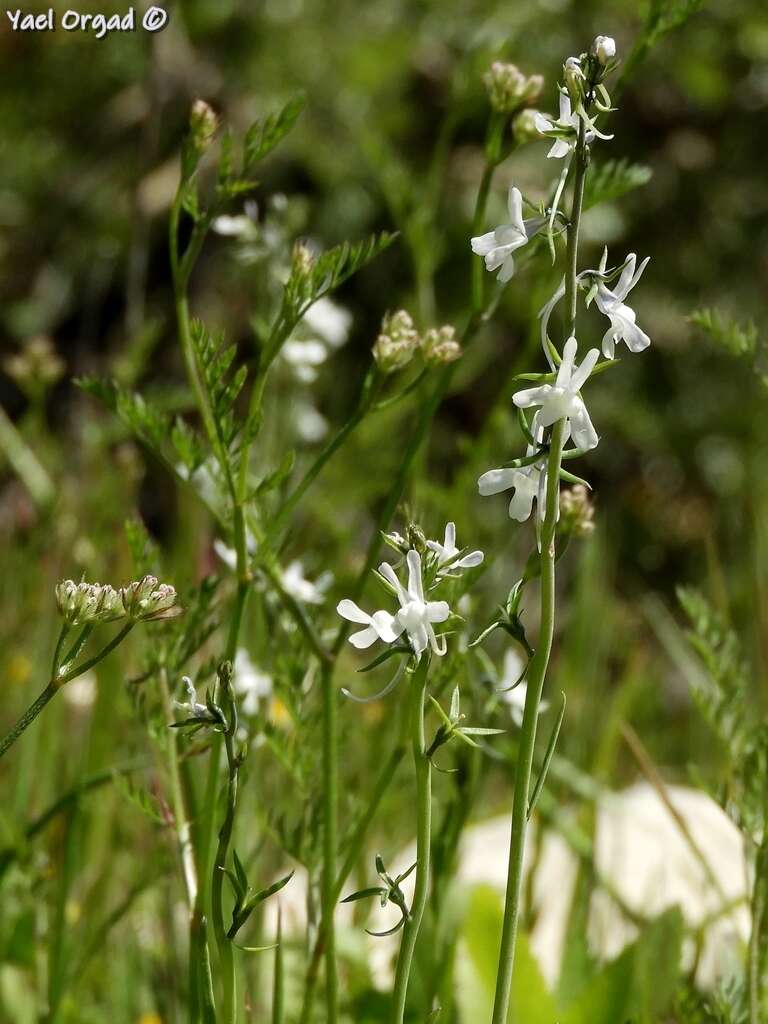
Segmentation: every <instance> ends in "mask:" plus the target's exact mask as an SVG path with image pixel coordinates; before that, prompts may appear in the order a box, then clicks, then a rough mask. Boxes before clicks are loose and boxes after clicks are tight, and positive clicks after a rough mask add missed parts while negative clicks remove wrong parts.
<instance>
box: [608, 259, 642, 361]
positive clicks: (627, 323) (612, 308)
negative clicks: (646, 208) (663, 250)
mask: <svg viewBox="0 0 768 1024" xmlns="http://www.w3.org/2000/svg"><path fill="white" fill-rule="evenodd" d="M606 259H607V253H603V259H602V261H601V264H600V270H599V271H598V274H599V273H600V272H601V271H604V269H605V262H606ZM649 259H650V257H649V256H646V258H645V259H644V260H643V262H642V263H641V264H640V266H639V267H638V268H637V270H635V264H636V262H637V256H636V255H635V253H633V252H631V253H630V254H629V256H627V259H626V261H625V263H624V269H623V270H622V272H621V276H620V277H619V280H618V282H617V283H616V287H615V288H614V289H613V290H611V289H610V288H608V286H607V285H606V284H605V282H604V281H599V282H598V285H597V293H596V294H595V302H596V303H597V308H598V309H599V310H600V312H601V313H603V314H604V315H605V316H607V317H608V318H609V320H610V321H611V326H610V327H609V328H608V330H607V331H606V332H605V334H604V335H603V355H604V356H605V357H606V359H613V357H614V353H615V351H616V343H617V342H620V341H623V342H624V343H625V344H626V346H627V348H628V349H629V351H630V352H642V351H643V349H646V348H648V346H649V345H650V344H651V339H650V338H649V337H648V335H647V334H646V333H645V331H642V330H641V329H640V328H639V327H638V326H637V324H636V322H635V320H636V318H637V315H636V313H635V311H634V309H632V307H631V306H628V305H627V304H626V302H625V301H624V300H625V299H626V297H627V295H629V293H630V292H631V291H632V289H633V288H634V287H635V285H636V284H637V282H638V281H639V280H640V278H641V277H642V274H643V271H644V270H645V268H646V267H647V266H648V261H649Z"/></svg>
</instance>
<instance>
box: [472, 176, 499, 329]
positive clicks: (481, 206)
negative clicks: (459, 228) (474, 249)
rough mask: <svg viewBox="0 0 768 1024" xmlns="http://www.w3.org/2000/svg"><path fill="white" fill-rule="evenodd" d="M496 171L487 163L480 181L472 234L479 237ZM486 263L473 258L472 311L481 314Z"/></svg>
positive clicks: (476, 257) (475, 257)
mask: <svg viewBox="0 0 768 1024" xmlns="http://www.w3.org/2000/svg"><path fill="white" fill-rule="evenodd" d="M495 170H496V165H495V164H493V163H490V162H488V161H487V162H486V164H485V167H484V168H483V176H482V178H481V179H480V188H479V190H478V193H477V200H476V202H475V214H474V217H473V218H472V234H473V236H474V235H478V234H480V232H481V231H482V229H483V221H484V220H485V208H486V206H487V205H488V192H489V191H490V188H491V182H492V181H493V172H494V171H495ZM486 273H487V271H486V269H485V261H484V260H483V259H481V258H479V257H478V256H475V255H474V254H473V256H472V309H473V310H474V311H475V312H476V313H479V312H481V311H482V309H483V303H484V301H485V299H484V292H485V276H484V275H485V274H486Z"/></svg>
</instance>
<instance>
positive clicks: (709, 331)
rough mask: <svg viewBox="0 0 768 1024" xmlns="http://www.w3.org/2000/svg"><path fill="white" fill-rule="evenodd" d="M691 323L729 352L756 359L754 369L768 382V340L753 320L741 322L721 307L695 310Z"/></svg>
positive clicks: (689, 318)
mask: <svg viewBox="0 0 768 1024" xmlns="http://www.w3.org/2000/svg"><path fill="white" fill-rule="evenodd" d="M688 322H689V323H692V324H694V325H695V326H696V327H698V328H700V329H701V330H702V331H704V333H705V334H706V335H707V336H708V337H709V338H711V339H712V341H714V342H715V344H716V345H718V346H719V347H720V348H722V349H724V350H725V351H726V352H728V353H729V355H732V356H740V357H746V358H747V359H751V360H753V361H754V364H755V365H754V369H755V372H756V373H757V374H758V376H760V377H761V378H762V379H763V381H764V382H766V383H768V360H766V356H768V341H766V340H764V339H763V338H761V337H760V336H759V335H758V333H757V327H756V326H755V324H754V321H752V320H746V321H743V322H740V321H738V320H735V319H734V318H733V317H730V316H729V315H728V314H727V313H723V312H722V311H721V310H719V309H709V308H704V309H696V310H694V311H693V313H691V315H690V316H689V317H688Z"/></svg>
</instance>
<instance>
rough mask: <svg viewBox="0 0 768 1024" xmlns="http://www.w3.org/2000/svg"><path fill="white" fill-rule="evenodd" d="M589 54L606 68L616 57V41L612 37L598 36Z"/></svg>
mask: <svg viewBox="0 0 768 1024" xmlns="http://www.w3.org/2000/svg"><path fill="white" fill-rule="evenodd" d="M589 52H590V53H591V54H592V56H593V57H597V60H598V63H599V64H602V66H603V67H605V65H606V64H607V63H608V61H609V60H613V58H614V57H615V56H616V40H615V39H614V38H613V37H612V36H596V37H595V40H594V42H593V43H592V46H591V47H590V50H589Z"/></svg>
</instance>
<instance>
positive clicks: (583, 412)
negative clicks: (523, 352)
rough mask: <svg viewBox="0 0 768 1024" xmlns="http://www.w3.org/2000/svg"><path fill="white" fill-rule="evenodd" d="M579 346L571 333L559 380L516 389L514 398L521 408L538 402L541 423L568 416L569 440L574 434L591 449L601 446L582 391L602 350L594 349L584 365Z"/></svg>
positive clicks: (566, 419) (567, 434)
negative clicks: (577, 351)
mask: <svg viewBox="0 0 768 1024" xmlns="http://www.w3.org/2000/svg"><path fill="white" fill-rule="evenodd" d="M576 350H577V344H576V339H575V338H574V337H571V338H569V339H568V341H566V343H565V348H564V349H563V361H562V362H561V363H560V366H559V367H558V371H557V378H556V380H555V383H554V384H542V385H541V386H540V387H537V388H525V389H524V390H523V391H518V392H516V394H514V395H513V396H512V401H513V402H514V403H515V405H516V406H517V407H518V409H531V408H535V407H536V406H538V407H539V411H538V412H537V413H536V417H535V421H536V425H537V426H538V427H549V426H551V425H552V424H553V423H556V422H557V421H558V420H565V423H566V434H565V440H567V439H568V438H569V437H570V436H571V434H573V439H574V441H575V442H576V445H577V447H579V448H583V449H584V450H585V451H588V450H589V449H590V448H595V447H596V446H597V442H598V436H597V431H596V430H595V428H594V427H593V425H592V420H591V419H590V418H589V413H588V412H587V407H586V405H585V404H584V400H583V399H582V398H581V396H580V395H579V391H580V389H581V388H582V387H583V386H584V384H585V383H586V381H587V378H588V377H589V375H590V373H591V372H592V370H593V368H594V366H595V363H596V362H597V359H598V356H599V355H600V353H599V352H598V350H597V349H596V348H592V349H590V350H589V352H587V354H586V356H585V357H584V361H583V362H582V364H581V366H579V367H577V366H576V364H575V359H576Z"/></svg>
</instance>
